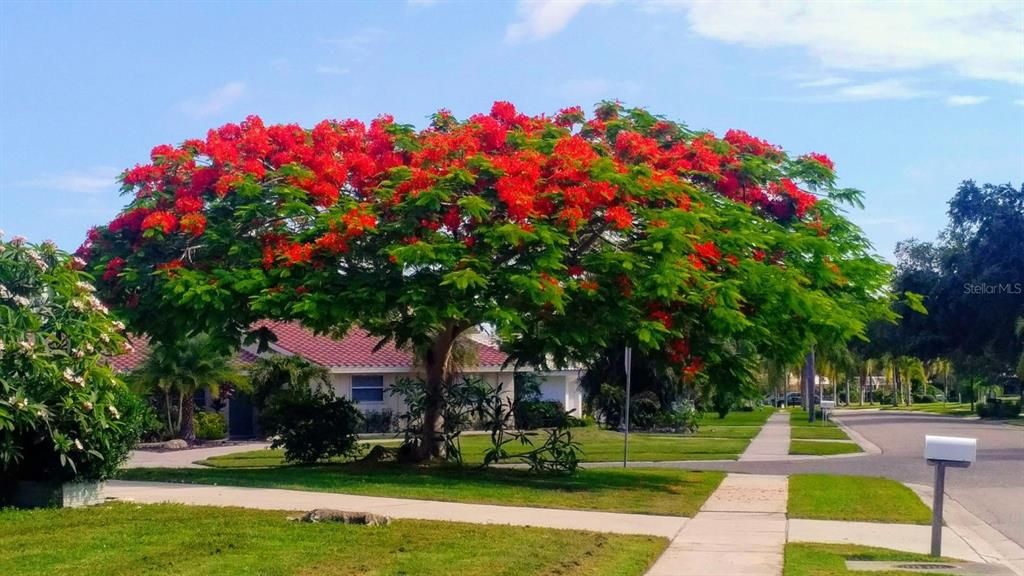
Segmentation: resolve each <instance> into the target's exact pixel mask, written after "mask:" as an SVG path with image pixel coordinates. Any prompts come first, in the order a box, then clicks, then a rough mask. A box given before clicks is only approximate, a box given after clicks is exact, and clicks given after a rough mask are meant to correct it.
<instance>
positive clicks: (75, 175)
mask: <svg viewBox="0 0 1024 576" xmlns="http://www.w3.org/2000/svg"><path fill="white" fill-rule="evenodd" d="M120 173H121V171H120V170H118V169H117V168H112V167H110V166H94V167H92V168H89V169H87V170H72V171H69V172H64V173H61V174H46V175H43V176H40V177H39V178H33V179H31V180H22V181H21V182H17V183H15V185H16V186H20V187H24V188H34V189H40V190H56V191H59V192H74V193H78V194H96V193H98V192H105V191H111V190H117V189H118V187H119V186H118V183H117V177H118V175H120Z"/></svg>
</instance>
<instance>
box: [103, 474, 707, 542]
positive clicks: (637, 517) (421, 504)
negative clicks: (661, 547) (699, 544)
mask: <svg viewBox="0 0 1024 576" xmlns="http://www.w3.org/2000/svg"><path fill="white" fill-rule="evenodd" d="M103 496H104V497H106V498H116V499H118V500H128V501H132V502H142V503H148V504H158V503H163V502H176V503H179V504H194V505H200V506H238V507H242V508H257V509H262V510H313V509H314V508H334V509H339V510H348V511H352V512H371V513H374V514H381V515H384V516H390V517H392V518H406V519H413V520H439V521H446V522H470V523H474V524H504V525H510V526H534V527H538V528H561V529H567V530H590V531H594V532H608V533H613V534H644V535H651V536H661V537H663V538H672V537H673V536H675V535H676V534H677V533H678V532H679V530H680V529H681V528H682V527H683V526H684V525H685V524H686V522H687V521H688V520H687V519H686V518H683V517H680V516H654V515H648V514H618V513H614V512H591V511H584V510H558V509H554V508H525V507H521V506H492V505H487V504H463V503H458V502H438V501H433V500H407V499H401V498H379V497H375V496H353V495H350V494H332V493H329V492H304V491H299V490H278V489H275V488H240V487H232V486H204V485H198V484H170V483H165V482H124V481H119V480H112V481H109V482H107V483H106V485H105V487H104V489H103Z"/></svg>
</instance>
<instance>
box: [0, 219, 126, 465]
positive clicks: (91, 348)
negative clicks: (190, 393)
mask: <svg viewBox="0 0 1024 576" xmlns="http://www.w3.org/2000/svg"><path fill="white" fill-rule="evenodd" d="M82 265H84V263H83V262H82V261H81V260H78V259H72V258H71V257H70V256H68V255H67V254H65V253H63V252H61V251H59V250H57V247H56V246H54V245H53V244H52V243H49V242H47V243H44V244H42V245H39V246H35V245H31V244H27V243H25V242H24V240H22V239H20V238H15V239H12V240H11V241H10V242H6V241H3V239H2V238H0V279H2V280H0V318H3V321H2V322H0V478H4V479H7V480H12V479H13V480H19V479H20V480H51V481H64V480H72V479H76V478H80V479H97V480H98V479H103V478H106V477H109V476H110V475H111V474H113V473H114V472H115V471H116V470H117V468H118V466H119V465H120V464H121V462H123V461H124V459H125V458H127V456H128V452H129V451H130V450H131V448H132V447H133V446H134V445H135V443H136V442H137V441H138V438H139V435H140V433H141V431H142V419H143V413H144V409H143V406H142V403H141V401H140V400H139V399H138V397H136V396H135V395H133V394H131V393H130V392H129V391H128V390H127V388H126V387H125V385H124V384H123V383H122V382H121V381H120V380H119V379H118V378H117V377H116V376H115V375H114V373H113V372H112V371H111V369H110V367H109V366H108V365H107V363H106V358H107V357H109V356H115V355H119V354H122V353H123V352H124V351H125V350H126V347H127V343H126V341H125V339H124V337H123V335H122V331H123V329H124V326H123V325H121V324H120V323H119V322H115V321H114V320H112V319H111V318H110V317H108V315H107V309H106V307H104V306H103V304H101V303H100V302H99V300H97V299H96V297H95V296H94V295H93V287H92V285H91V284H89V282H88V280H89V278H88V277H87V276H86V275H84V274H83V273H81V272H79V271H78V270H79V269H80V268H81V266H82Z"/></svg>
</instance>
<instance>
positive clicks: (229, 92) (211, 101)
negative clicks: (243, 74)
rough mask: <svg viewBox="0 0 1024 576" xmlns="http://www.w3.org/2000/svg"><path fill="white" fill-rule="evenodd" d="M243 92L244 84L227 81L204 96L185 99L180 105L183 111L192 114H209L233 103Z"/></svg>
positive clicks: (216, 112)
mask: <svg viewBox="0 0 1024 576" xmlns="http://www.w3.org/2000/svg"><path fill="white" fill-rule="evenodd" d="M243 94H245V84H243V83H242V82H228V83H227V84H225V85H223V86H221V87H220V88H217V89H216V90H214V91H213V92H210V93H209V94H207V95H206V96H205V97H204V98H199V99H195V100H185V101H184V102H182V103H181V104H180V107H181V109H182V110H183V111H184V112H185V113H187V114H190V115H192V116H211V115H213V114H218V113H220V112H221V111H223V110H224V109H225V108H227V107H228V106H230V105H232V104H234V103H235V102H236V101H238V99H239V98H241V97H242V95H243Z"/></svg>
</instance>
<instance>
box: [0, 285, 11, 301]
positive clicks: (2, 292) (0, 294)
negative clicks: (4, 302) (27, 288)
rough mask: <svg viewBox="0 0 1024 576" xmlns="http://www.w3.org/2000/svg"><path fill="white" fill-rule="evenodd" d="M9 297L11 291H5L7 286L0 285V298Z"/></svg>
mask: <svg viewBox="0 0 1024 576" xmlns="http://www.w3.org/2000/svg"><path fill="white" fill-rule="evenodd" d="M10 297H11V291H10V290H8V289H7V286H4V285H3V284H0V298H4V299H6V298H10Z"/></svg>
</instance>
